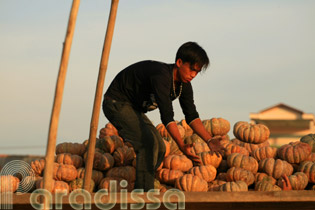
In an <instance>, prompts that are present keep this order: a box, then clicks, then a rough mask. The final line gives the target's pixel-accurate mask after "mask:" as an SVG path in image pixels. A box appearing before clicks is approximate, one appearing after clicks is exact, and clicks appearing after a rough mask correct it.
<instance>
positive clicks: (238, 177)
mask: <svg viewBox="0 0 315 210" xmlns="http://www.w3.org/2000/svg"><path fill="white" fill-rule="evenodd" d="M226 181H228V182H233V181H244V182H245V183H246V184H247V185H248V186H249V185H251V184H253V183H254V181H255V176H254V174H253V173H252V172H251V171H248V170H246V169H242V168H237V167H232V168H230V169H229V170H228V171H227V172H226Z"/></svg>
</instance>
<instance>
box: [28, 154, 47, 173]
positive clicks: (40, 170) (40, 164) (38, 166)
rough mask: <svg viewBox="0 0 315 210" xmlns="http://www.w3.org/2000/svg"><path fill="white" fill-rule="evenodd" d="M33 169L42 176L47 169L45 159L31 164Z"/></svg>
mask: <svg viewBox="0 0 315 210" xmlns="http://www.w3.org/2000/svg"><path fill="white" fill-rule="evenodd" d="M31 167H32V169H33V170H34V172H35V174H36V175H37V176H41V175H42V174H43V171H44V168H45V159H44V158H40V159H38V160H33V161H32V162H31Z"/></svg>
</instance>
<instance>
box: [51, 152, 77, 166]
mask: <svg viewBox="0 0 315 210" xmlns="http://www.w3.org/2000/svg"><path fill="white" fill-rule="evenodd" d="M55 162H56V163H62V164H67V165H73V166H74V167H76V168H80V167H81V166H82V165H83V159H82V157H81V156H79V155H72V154H70V153H61V154H58V155H57V156H56V157H55Z"/></svg>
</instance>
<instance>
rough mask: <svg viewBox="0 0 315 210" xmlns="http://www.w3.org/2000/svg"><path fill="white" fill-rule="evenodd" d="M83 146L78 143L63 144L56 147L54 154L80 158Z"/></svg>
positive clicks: (83, 150)
mask: <svg viewBox="0 0 315 210" xmlns="http://www.w3.org/2000/svg"><path fill="white" fill-rule="evenodd" d="M85 149H86V148H85V145H84V144H79V143H71V142H64V143H60V144H58V145H57V146H56V154H57V155H58V154H61V153H71V154H72V155H79V156H82V155H83V154H84V153H85Z"/></svg>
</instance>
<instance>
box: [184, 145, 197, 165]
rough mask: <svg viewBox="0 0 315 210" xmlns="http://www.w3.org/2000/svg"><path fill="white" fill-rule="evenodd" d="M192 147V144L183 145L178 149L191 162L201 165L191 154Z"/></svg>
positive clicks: (195, 156)
mask: <svg viewBox="0 0 315 210" xmlns="http://www.w3.org/2000/svg"><path fill="white" fill-rule="evenodd" d="M193 146H194V144H184V145H183V146H182V147H180V150H181V151H182V152H183V153H184V154H185V155H186V156H187V157H188V158H189V159H191V160H192V161H194V162H197V163H201V160H200V158H199V157H198V156H197V155H194V154H193V153H192V152H191V149H192V147H193Z"/></svg>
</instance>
